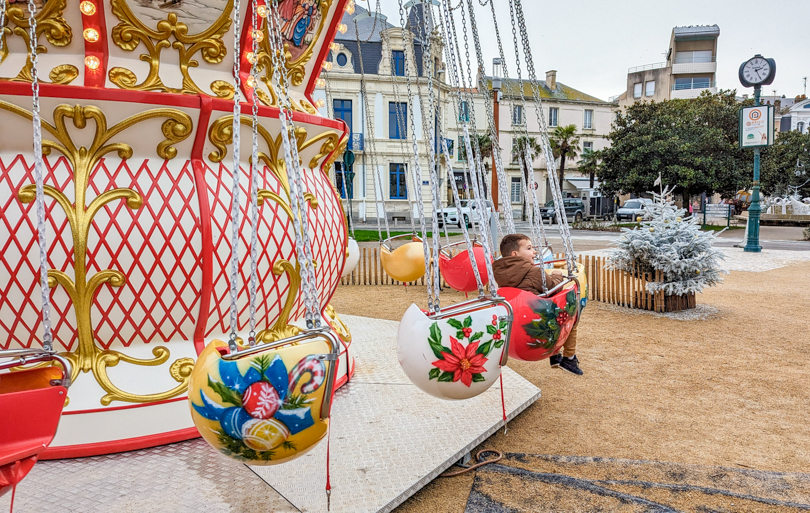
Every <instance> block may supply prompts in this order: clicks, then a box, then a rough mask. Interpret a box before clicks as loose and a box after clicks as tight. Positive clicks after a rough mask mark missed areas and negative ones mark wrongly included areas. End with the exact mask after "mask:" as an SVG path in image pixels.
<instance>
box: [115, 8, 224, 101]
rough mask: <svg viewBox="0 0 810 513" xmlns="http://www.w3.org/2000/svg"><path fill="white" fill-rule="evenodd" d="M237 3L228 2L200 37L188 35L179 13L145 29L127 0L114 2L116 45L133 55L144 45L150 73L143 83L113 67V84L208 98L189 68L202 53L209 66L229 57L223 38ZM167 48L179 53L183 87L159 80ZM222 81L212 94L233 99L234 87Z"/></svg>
mask: <svg viewBox="0 0 810 513" xmlns="http://www.w3.org/2000/svg"><path fill="white" fill-rule="evenodd" d="M233 2H234V0H227V3H226V4H225V6H224V7H223V9H222V14H221V15H220V16H219V17H218V18H217V19H216V20H215V21H214V22H213V23H211V24H210V25H209V26H208V28H207V29H205V30H203V31H202V32H199V33H197V34H189V33H188V25H186V24H185V23H183V22H181V21H178V19H177V13H174V12H169V13H168V14H167V16H166V19H165V20H161V21H159V22H158V23H157V25H156V26H155V28H151V27H148V26H146V24H144V23H143V22H142V21H141V20H140V19H139V18H138V17H137V16H136V15H135V14H134V13H133V12H132V10H131V9H130V8H129V6H128V5H127V0H111V1H110V6H111V8H112V13H113V15H115V17H116V18H118V20H119V21H120V23H118V25H116V26H115V27H113V29H112V34H111V37H112V41H113V43H114V44H115V45H116V46H118V47H119V48H121V49H122V50H124V51H127V52H132V51H135V49H136V48H138V47H139V46H141V45H143V47H144V48H145V49H146V52H147V53H144V54H141V55H140V60H142V61H144V62H146V63H147V64H149V72H148V73H147V75H146V78H144V79H143V80H142V81H140V82H139V81H138V77H137V76H136V75H135V73H134V72H132V70H129V69H127V68H123V67H114V68H112V69H110V71H109V78H110V82H112V83H113V84H115V85H117V86H118V87H120V88H121V89H130V90H135V91H160V92H167V93H189V94H197V93H200V94H209V93H208V92H206V91H203V90H202V89H201V88H200V87H199V86H198V85H197V84H196V82H194V80H193V79H192V78H191V75H190V73H189V68H196V67H197V66H199V64H200V63H199V61H197V60H196V59H195V58H194V57H195V56H196V55H197V54H198V53H199V54H200V55H201V56H202V58H203V60H204V61H205V62H207V63H209V64H219V63H220V62H222V60H223V59H224V58H225V56H226V55H227V49H226V48H225V42H224V41H223V39H222V38H223V36H224V35H225V34H226V33H227V32H228V29H229V28H230V26H231V10H232V9H233ZM172 39H173V41H171V40H172ZM166 48H173V49H174V50H176V51H177V53H178V57H179V63H180V73H181V75H182V77H183V82H182V87H179V88H174V87H169V86H167V85H166V84H164V83H163V81H162V80H161V78H160V55H161V52H162V51H163V50H164V49H166ZM225 84H226V83H225V82H224V81H222V80H215V81H214V82H212V83H211V86H210V87H211V91H213V93H214V94H215V95H216V96H218V97H220V98H233V86H232V85H230V84H227V85H225Z"/></svg>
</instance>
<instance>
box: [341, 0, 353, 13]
mask: <svg viewBox="0 0 810 513" xmlns="http://www.w3.org/2000/svg"><path fill="white" fill-rule="evenodd" d="M343 10H344V11H346V14H354V0H349V2H348V3H347V4H346V7H344V8H343Z"/></svg>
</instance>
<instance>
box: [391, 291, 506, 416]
mask: <svg viewBox="0 0 810 513" xmlns="http://www.w3.org/2000/svg"><path fill="white" fill-rule="evenodd" d="M511 319H512V308H511V307H510V306H509V303H507V302H506V301H505V300H504V299H502V298H498V297H496V298H494V299H491V298H486V297H481V298H476V299H473V300H470V301H465V302H462V303H458V304H456V305H452V306H450V307H448V308H446V309H444V310H442V311H440V312H439V313H438V314H426V313H424V312H423V311H422V310H420V309H419V307H417V306H416V305H411V306H410V308H408V310H407V311H406V312H405V315H404V316H403V318H402V322H400V324H399V330H398V332H397V357H398V359H399V364H400V365H401V366H402V369H403V370H404V371H405V374H406V375H407V376H408V378H409V379H410V380H411V382H413V384H414V385H416V386H417V387H419V389H421V390H422V391H423V392H426V393H428V394H430V395H432V396H434V397H438V398H440V399H455V400H459V399H469V398H471V397H475V396H477V395H479V394H481V393H483V392H485V391H486V390H487V389H488V388H489V387H491V386H492V385H493V384H494V383H495V381H497V380H498V378H499V377H500V374H501V366H503V365H506V361H507V359H508V355H509V340H510V332H511V324H512V323H511Z"/></svg>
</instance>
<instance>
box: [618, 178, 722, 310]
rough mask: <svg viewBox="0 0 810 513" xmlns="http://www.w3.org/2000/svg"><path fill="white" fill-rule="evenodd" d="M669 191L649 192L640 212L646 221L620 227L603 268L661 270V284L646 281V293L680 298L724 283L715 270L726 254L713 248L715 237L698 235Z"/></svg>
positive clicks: (696, 222)
mask: <svg viewBox="0 0 810 513" xmlns="http://www.w3.org/2000/svg"><path fill="white" fill-rule="evenodd" d="M671 193H672V189H671V188H669V187H667V188H665V189H664V190H663V191H662V192H661V194H657V193H653V196H654V202H653V204H652V205H646V206H645V207H644V208H645V210H646V213H647V215H646V216H644V217H647V218H650V219H651V220H650V221H643V222H642V223H641V226H640V227H637V228H633V229H629V228H624V229H623V230H622V235H621V237H619V239H618V240H617V241H616V242H614V243H613V245H614V246H616V249H613V250H612V251H611V252H610V255H609V260H608V262H609V263H608V267H609V268H613V269H621V270H623V271H627V272H630V273H633V272H635V271H636V270H637V271H639V272H641V273H654V272H655V271H658V270H660V271H662V272H663V282H654V281H653V282H649V283H647V292H650V293H655V292H659V291H663V292H664V294H666V295H668V296H669V295H676V296H681V295H684V294H690V293H696V292H700V291H702V290H703V289H704V287H710V286H712V285H717V284H718V283H720V282H721V281H723V279H722V277H721V276H720V275H721V274H727V273H728V271H726V270H724V269H721V268H720V260H722V259H724V258H725V256H724V255H723V253H721V252H720V251H718V250H716V249H714V248H713V247H712V243H713V242H714V240H715V238H716V237H715V235H714V233H712V232H704V231H701V230H700V228H699V226H698V221H697V219H695V218H694V217H693V216H688V217H686V216H685V214H686V210H684V209H682V208H677V207H676V206H675V204H674V203H673V202H672V201H671V200H670V199H668V198H670V197H671Z"/></svg>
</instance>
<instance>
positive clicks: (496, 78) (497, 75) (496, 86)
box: [491, 57, 503, 212]
mask: <svg viewBox="0 0 810 513" xmlns="http://www.w3.org/2000/svg"><path fill="white" fill-rule="evenodd" d="M501 66H503V63H502V62H501V59H500V58H498V57H496V58H494V59H492V101H493V103H492V115H493V116H494V117H495V140H494V141H492V144H493V145H495V144H500V142H499V141H500V116H499V113H500V103H499V102H498V96H499V93H500V91H501ZM496 153H497V152H495V151H493V152H492V190H491V193H492V207H493V208H494V209H495V212H498V209H499V207H498V173H497V171H496V170H497V167H496V164H495V154H496Z"/></svg>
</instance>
